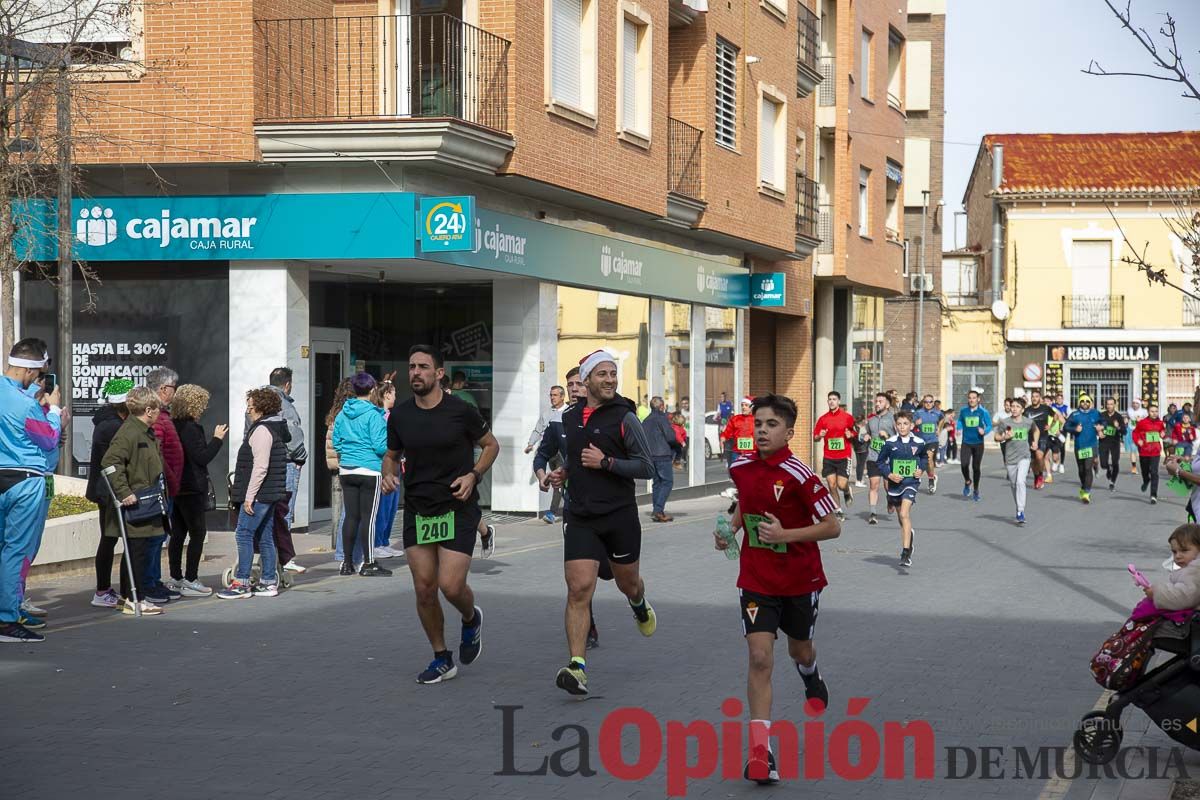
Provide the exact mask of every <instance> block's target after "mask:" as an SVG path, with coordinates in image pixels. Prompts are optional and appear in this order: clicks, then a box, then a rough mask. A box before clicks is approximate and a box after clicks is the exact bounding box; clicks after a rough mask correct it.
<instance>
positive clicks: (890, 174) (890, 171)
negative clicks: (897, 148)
mask: <svg viewBox="0 0 1200 800" xmlns="http://www.w3.org/2000/svg"><path fill="white" fill-rule="evenodd" d="M887 179H888V180H889V181H893V182H895V183H903V182H904V172H903V171H902V170H901V169H900V168H899V167H897V166H896V165H895V164H893V163H892V162H890V161H889V162H888V163H887Z"/></svg>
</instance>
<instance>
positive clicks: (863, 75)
mask: <svg viewBox="0 0 1200 800" xmlns="http://www.w3.org/2000/svg"><path fill="white" fill-rule="evenodd" d="M874 41H875V34H873V33H871V32H870V31H869V30H867V29H866V28H863V32H862V46H861V47H860V48H859V54H858V58H859V62H858V87H859V92H860V93H861V95H862V99H863V100H870V99H871V65H872V63H873V62H872V59H871V46H872V44H873V43H874Z"/></svg>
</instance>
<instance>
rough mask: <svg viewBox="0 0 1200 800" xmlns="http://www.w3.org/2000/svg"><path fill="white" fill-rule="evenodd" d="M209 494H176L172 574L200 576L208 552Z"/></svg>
mask: <svg viewBox="0 0 1200 800" xmlns="http://www.w3.org/2000/svg"><path fill="white" fill-rule="evenodd" d="M207 501H208V496H207V495H203V494H181V495H176V496H175V510H174V512H173V513H172V514H171V541H170V543H168V545H167V562H168V563H169V564H170V568H171V577H172V578H173V579H175V580H180V579H181V578H186V579H187V580H189V581H194V580H196V576H197V573H198V571H199V570H200V557H201V556H202V555H203V554H204V537H205V536H206V535H207V533H208V531H207V529H206V525H205V520H204V506H205V505H206V504H207ZM185 538H187V540H188V546H187V571H186V572H184V571H183V569H182V561H183V540H184V539H185Z"/></svg>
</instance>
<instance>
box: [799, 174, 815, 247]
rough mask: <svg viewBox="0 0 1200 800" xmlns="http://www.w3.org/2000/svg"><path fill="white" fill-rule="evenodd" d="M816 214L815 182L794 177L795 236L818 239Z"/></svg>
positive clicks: (801, 176) (803, 177)
mask: <svg viewBox="0 0 1200 800" xmlns="http://www.w3.org/2000/svg"><path fill="white" fill-rule="evenodd" d="M818 216H819V215H818V213H817V182H816V181H814V180H812V179H811V178H806V177H805V176H803V175H797V176H796V235H797V236H804V237H807V238H809V239H819V238H820V236H821V235H820V232H819V230H820V225H819V223H818Z"/></svg>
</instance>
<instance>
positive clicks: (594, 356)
mask: <svg viewBox="0 0 1200 800" xmlns="http://www.w3.org/2000/svg"><path fill="white" fill-rule="evenodd" d="M605 361H611V362H612V363H613V364H616V363H617V357H616V356H614V355H613V354H612V353H610V352H608V351H607V350H597V351H595V352H594V353H588V354H587V355H586V356H584V357H583V359H582V360H580V362H579V380H581V381H586V380H587V379H588V375H591V374H592V370H594V369H595V368H596V367H598V366H600V365H601V364H603V363H604V362H605Z"/></svg>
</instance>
